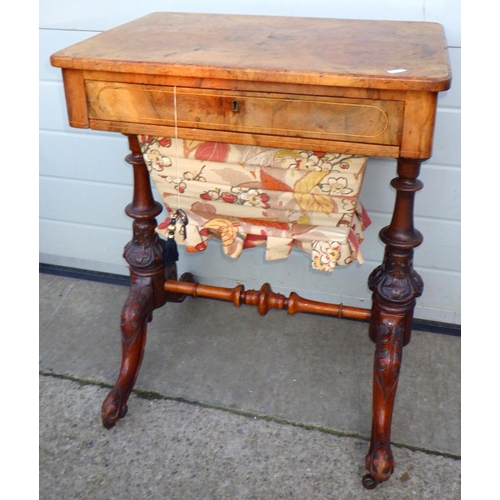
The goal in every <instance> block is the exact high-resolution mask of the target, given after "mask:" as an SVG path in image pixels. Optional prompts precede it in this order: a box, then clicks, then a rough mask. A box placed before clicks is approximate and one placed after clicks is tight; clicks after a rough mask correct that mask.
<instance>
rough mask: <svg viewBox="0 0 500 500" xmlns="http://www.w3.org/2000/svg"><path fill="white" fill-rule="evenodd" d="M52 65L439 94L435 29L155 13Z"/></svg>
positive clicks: (441, 61) (442, 66) (446, 69)
mask: <svg viewBox="0 0 500 500" xmlns="http://www.w3.org/2000/svg"><path fill="white" fill-rule="evenodd" d="M51 62H52V64H53V65H54V66H56V67H60V68H67V69H77V70H98V71H111V72H120V73H143V74H150V75H172V76H186V77H189V76H196V77H197V78H216V79H219V78H222V79H235V80H248V81H256V82H280V83H293V84H308V85H327V86H345V87H359V88H375V89H394V90H415V91H430V92H439V91H442V90H447V89H448V88H449V86H450V82H451V70H450V65H449V59H448V53H447V48H446V39H445V36H444V31H443V28H442V26H441V25H439V24H436V23H424V22H406V21H366V20H346V19H325V18H299V17H271V16H246V15H245V16H241V15H223V14H187V13H167V12H159V13H153V14H149V15H147V16H144V17H142V18H140V19H137V20H135V21H132V22H130V23H127V24H124V25H122V26H119V27H117V28H114V29H111V30H108V31H106V32H103V33H100V34H99V35H96V36H94V37H92V38H90V39H88V40H85V41H83V42H80V43H77V44H75V45H72V46H71V47H68V48H66V49H64V50H61V51H59V52H57V53H56V54H54V55H52V57H51Z"/></svg>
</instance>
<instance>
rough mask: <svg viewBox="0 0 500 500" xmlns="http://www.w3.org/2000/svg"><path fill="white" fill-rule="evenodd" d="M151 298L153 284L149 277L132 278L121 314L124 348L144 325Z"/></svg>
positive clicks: (149, 311)
mask: <svg viewBox="0 0 500 500" xmlns="http://www.w3.org/2000/svg"><path fill="white" fill-rule="evenodd" d="M152 298H153V286H152V284H151V279H150V278H136V279H135V280H133V282H132V284H131V285H130V291H129V294H128V297H127V300H126V301H125V304H124V305H123V309H122V314H121V329H122V341H123V344H124V347H125V348H126V349H129V348H130V346H131V344H133V342H134V341H135V340H136V338H137V335H138V334H139V333H140V332H141V331H142V329H143V328H144V327H145V325H146V322H147V321H148V319H149V317H150V315H151V312H152V309H153V308H152V303H153V300H152Z"/></svg>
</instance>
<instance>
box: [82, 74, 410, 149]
mask: <svg viewBox="0 0 500 500" xmlns="http://www.w3.org/2000/svg"><path fill="white" fill-rule="evenodd" d="M85 86H86V92H87V100H88V105H89V118H91V119H94V120H104V121H113V122H126V123H137V124H145V125H166V126H170V127H175V126H176V127H177V128H178V129H182V128H189V129H204V130H218V131H231V132H242V133H249V134H265V135H278V136H284V137H297V138H311V139H325V140H337V141H349V142H362V143H368V144H386V145H398V144H399V141H400V137H401V128H402V122H403V111H404V103H403V102H401V101H383V100H367V99H344V98H331V97H314V96H311V97H309V96H297V95H289V94H266V93H259V92H236V91H234V92H231V91H218V90H207V89H190V88H174V87H166V86H155V85H142V84H125V83H114V82H99V81H86V83H85Z"/></svg>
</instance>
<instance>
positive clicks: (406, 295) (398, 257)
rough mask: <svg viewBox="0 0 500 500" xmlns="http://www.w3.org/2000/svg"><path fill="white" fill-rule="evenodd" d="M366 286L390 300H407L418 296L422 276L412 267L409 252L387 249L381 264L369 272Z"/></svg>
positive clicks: (421, 289) (420, 290) (422, 286)
mask: <svg viewBox="0 0 500 500" xmlns="http://www.w3.org/2000/svg"><path fill="white" fill-rule="evenodd" d="M368 286H369V288H370V290H372V291H374V292H375V291H376V292H378V293H379V294H380V295H381V296H382V297H384V298H386V299H388V300H390V301H392V302H407V301H409V300H411V299H414V298H416V297H420V295H422V292H423V288H424V284H423V281H422V278H421V277H420V276H419V274H418V273H417V272H416V271H415V270H414V269H413V259H412V256H411V253H410V252H408V253H407V252H403V253H395V252H394V253H392V252H390V251H387V250H386V254H385V257H384V262H383V264H382V265H380V266H378V267H377V268H376V269H375V270H374V271H373V272H372V273H371V275H370V277H369V279H368Z"/></svg>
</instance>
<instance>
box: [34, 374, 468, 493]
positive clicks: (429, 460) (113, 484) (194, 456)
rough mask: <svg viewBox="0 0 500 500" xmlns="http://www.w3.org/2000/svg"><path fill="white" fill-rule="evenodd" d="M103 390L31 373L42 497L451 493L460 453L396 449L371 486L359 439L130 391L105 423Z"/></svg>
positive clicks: (456, 489)
mask: <svg viewBox="0 0 500 500" xmlns="http://www.w3.org/2000/svg"><path fill="white" fill-rule="evenodd" d="M106 393H107V389H105V388H102V387H99V386H96V385H92V384H90V385H89V384H82V383H79V382H77V381H72V380H66V379H62V378H57V377H54V376H51V375H42V376H40V411H39V415H40V417H39V418H40V439H39V444H40V451H39V463H40V476H39V498H40V499H41V500H60V499H62V498H64V499H85V500H89V499H92V500H111V499H114V498H117V499H121V500H129V499H130V500H140V499H158V500H165V499H169V500H205V499H206V500H222V499H231V500H235V499H236V500H276V499H301V500H326V499H335V500H364V499H370V500H385V499H387V500H389V499H391V500H392V499H395V498H398V499H401V500H410V499H418V500H427V499H429V500H436V499H440V500H458V499H460V461H458V460H454V459H451V458H446V457H443V456H437V455H432V454H427V453H423V452H419V451H412V450H409V449H406V448H398V449H397V450H396V451H397V470H396V472H395V473H394V475H393V476H392V478H391V480H390V481H388V482H387V483H383V484H381V485H379V486H378V487H377V488H376V489H375V490H373V491H367V490H365V489H363V487H362V485H361V481H360V478H361V477H362V475H363V473H364V471H363V466H362V464H363V458H364V455H365V453H366V442H365V441H364V440H361V439H356V438H350V437H341V436H335V435H331V434H328V433H325V432H320V431H316V430H306V429H303V428H300V427H296V426H292V425H283V424H279V423H275V422H270V421H266V420H262V419H259V418H248V417H245V416H241V415H235V414H232V413H231V412H229V411H221V410H217V409H213V408H206V407H203V406H201V405H194V404H186V403H183V402H177V401H172V400H148V399H145V398H141V397H138V396H137V395H135V394H133V395H132V396H131V407H133V409H134V411H131V412H130V413H129V415H127V417H126V418H125V419H124V420H121V421H119V422H118V423H117V425H116V426H115V427H113V428H112V429H110V430H105V429H104V428H103V427H102V426H101V423H100V414H99V406H100V402H101V401H102V400H103V399H104V397H105V395H106Z"/></svg>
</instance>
